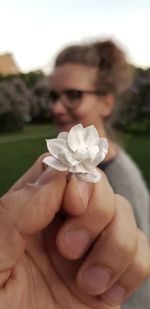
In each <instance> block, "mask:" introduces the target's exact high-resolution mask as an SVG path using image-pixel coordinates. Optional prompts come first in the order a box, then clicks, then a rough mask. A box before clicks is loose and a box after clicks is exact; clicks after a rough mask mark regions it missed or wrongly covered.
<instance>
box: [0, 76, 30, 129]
mask: <svg viewBox="0 0 150 309" xmlns="http://www.w3.org/2000/svg"><path fill="white" fill-rule="evenodd" d="M29 100H30V95H29V90H28V88H27V87H26V85H25V83H24V82H23V81H22V80H20V79H18V78H17V79H14V80H12V81H10V80H9V81H3V82H1V83H0V130H1V131H14V130H17V129H20V128H22V126H23V124H24V122H26V121H29V120H30V104H29Z"/></svg>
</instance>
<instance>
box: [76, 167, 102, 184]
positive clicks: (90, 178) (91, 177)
mask: <svg viewBox="0 0 150 309" xmlns="http://www.w3.org/2000/svg"><path fill="white" fill-rule="evenodd" d="M75 175H76V177H77V178H78V179H79V180H81V181H85V182H94V183H96V182H98V181H99V180H100V179H101V177H102V176H101V174H100V172H98V171H97V170H96V169H94V170H92V172H91V173H87V174H75Z"/></svg>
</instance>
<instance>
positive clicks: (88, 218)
mask: <svg viewBox="0 0 150 309" xmlns="http://www.w3.org/2000/svg"><path fill="white" fill-rule="evenodd" d="M44 156H45V155H44ZM44 156H41V157H40V158H39V159H38V160H37V161H36V162H35V164H34V165H33V166H32V167H31V169H30V170H29V171H28V172H27V173H26V174H25V175H24V176H23V177H22V178H21V179H20V180H18V181H17V182H16V184H15V185H14V186H13V187H12V188H11V189H10V190H9V191H8V192H7V193H6V194H5V195H4V196H3V197H2V198H1V199H0V235H1V236H0V309H4V308H5V309H8V308H12V309H20V308H22V309H26V308H28V309H48V308H51V309H77V308H78V309H111V308H112V306H113V308H114V309H119V308H120V304H121V303H122V301H124V300H125V299H126V298H127V297H128V296H129V295H130V294H132V293H133V292H134V290H135V289H136V288H137V287H138V286H139V285H140V284H141V283H142V282H143V281H144V279H145V278H146V277H147V276H148V275H149V274H150V249H149V244H148V240H147V239H146V237H145V236H144V234H143V233H142V232H141V231H139V230H138V229H137V227H136V224H135V220H134V216H133V214H132V210H131V206H130V205H129V203H128V202H127V201H126V200H125V199H124V198H122V197H121V196H119V195H115V194H114V193H113V192H112V189H111V187H110V185H109V184H108V181H107V179H106V177H105V176H104V175H102V179H101V181H100V182H98V183H97V184H94V185H93V184H88V183H83V182H80V181H77V180H76V178H75V177H74V176H71V177H68V175H67V173H60V172H56V171H54V170H53V171H50V169H49V168H47V169H45V167H44V166H43V164H42V159H43V157H44Z"/></svg>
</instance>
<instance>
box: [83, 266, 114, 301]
mask: <svg viewBox="0 0 150 309" xmlns="http://www.w3.org/2000/svg"><path fill="white" fill-rule="evenodd" d="M110 279H111V271H110V270H108V269H105V268H103V267H101V266H92V267H90V268H88V269H86V270H84V271H83V272H82V273H81V274H80V277H79V280H80V285H82V287H83V289H84V290H85V291H86V292H87V293H89V294H90V295H99V294H101V293H102V292H103V291H104V290H105V288H106V287H107V285H108V282H109V281H110Z"/></svg>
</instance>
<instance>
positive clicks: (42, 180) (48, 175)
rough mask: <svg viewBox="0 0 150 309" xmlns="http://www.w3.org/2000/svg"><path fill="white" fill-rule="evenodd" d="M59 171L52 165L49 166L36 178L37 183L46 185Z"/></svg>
mask: <svg viewBox="0 0 150 309" xmlns="http://www.w3.org/2000/svg"><path fill="white" fill-rule="evenodd" d="M56 173H57V171H56V170H54V169H53V168H51V167H47V168H46V170H45V171H44V172H43V173H42V174H41V175H40V177H39V178H38V179H37V180H36V182H35V184H36V185H45V184H47V183H48V182H49V181H50V180H51V179H53V177H54V176H55V175H56Z"/></svg>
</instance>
